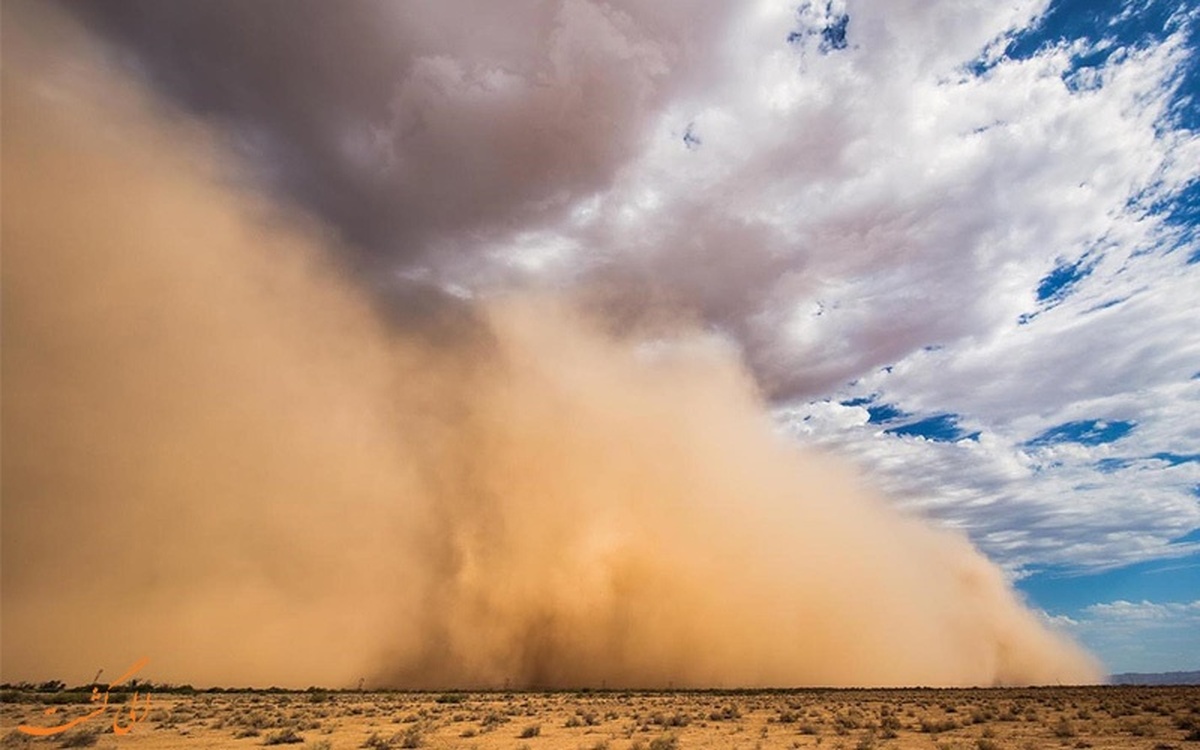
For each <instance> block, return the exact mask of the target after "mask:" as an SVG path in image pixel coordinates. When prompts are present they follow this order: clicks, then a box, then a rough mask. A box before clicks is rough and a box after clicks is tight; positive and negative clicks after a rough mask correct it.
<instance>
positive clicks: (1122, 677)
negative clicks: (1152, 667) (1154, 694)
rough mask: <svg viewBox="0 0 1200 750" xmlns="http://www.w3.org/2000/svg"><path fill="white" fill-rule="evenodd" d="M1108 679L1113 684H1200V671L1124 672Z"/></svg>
mask: <svg viewBox="0 0 1200 750" xmlns="http://www.w3.org/2000/svg"><path fill="white" fill-rule="evenodd" d="M1108 681H1109V682H1111V683H1112V684H1113V685H1200V672H1124V673H1122V674H1114V675H1112V676H1110V677H1109V678H1108Z"/></svg>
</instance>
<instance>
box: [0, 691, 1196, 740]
mask: <svg viewBox="0 0 1200 750" xmlns="http://www.w3.org/2000/svg"><path fill="white" fill-rule="evenodd" d="M4 698H5V700H4V705H3V706H0V721H2V728H3V732H2V734H0V747H5V748H8V747H18V748H19V747H31V748H32V747H61V746H67V747H71V746H74V747H87V746H93V747H98V748H121V749H122V750H125V749H126V748H129V749H130V750H133V749H135V748H137V749H144V750H151V749H155V750H157V749H160V748H219V747H220V748H223V747H228V748H252V747H260V746H265V745H275V744H279V745H291V746H292V747H298V748H300V747H303V748H405V747H425V748H431V749H432V750H437V749H438V748H464V749H468V750H469V749H472V748H478V749H479V750H496V749H499V748H506V749H509V750H552V749H553V748H570V749H571V750H688V749H689V748H746V749H747V750H757V749H759V748H764V749H765V748H818V747H819V748H822V749H826V748H830V749H838V748H840V749H842V750H872V749H875V748H880V749H886V748H894V749H896V750H907V749H908V748H931V749H937V750H960V749H961V750H1001V749H1009V748H1011V749H1013V750H1032V749H1034V748H1097V749H1099V748H1113V749H1116V748H1122V749H1130V750H1170V749H1172V748H1178V750H1189V748H1197V750H1200V687H1094V688H1034V689H992V690H931V689H919V690H797V691H772V692H750V693H728V692H726V693H718V692H712V693H707V692H705V693H695V692H668V693H626V692H616V691H607V692H606V691H601V692H578V693H570V692H559V693H526V692H512V693H506V692H494V693H356V692H355V693H323V692H310V693H286V694H268V693H218V694H207V693H200V694H195V695H166V694H159V695H155V694H153V693H152V694H151V705H150V710H149V712H143V711H139V714H138V715H139V717H140V716H143V715H144V716H145V717H146V718H145V721H144V722H142V723H139V724H136V725H134V727H133V729H132V730H131V731H130V732H129V733H128V734H124V735H116V734H114V733H113V729H112V721H113V718H114V716H115V715H116V707H112V708H110V709H109V710H108V711H107V713H105V714H102V715H100V716H99V717H97V718H94V719H91V720H89V721H88V722H85V723H83V724H80V725H79V726H77V727H76V728H74V729H72V730H70V731H69V732H66V733H63V734H58V735H55V736H52V737H47V738H43V739H32V738H30V737H28V736H27V735H25V734H24V733H21V732H18V731H17V730H16V729H15V727H16V726H18V725H19V724H21V723H27V724H33V725H40V726H50V725H55V724H61V723H63V722H64V721H65V720H67V719H69V718H72V717H77V716H82V715H84V714H86V713H88V712H89V711H90V710H93V709H94V706H93V705H73V706H70V705H69V706H64V707H62V709H61V710H59V711H58V712H57V713H56V714H54V715H52V716H47V715H45V710H46V708H47V704H46V703H45V702H44V698H45V696H39V695H36V694H32V693H22V692H14V691H10V692H7V693H5V695H4ZM138 705H141V704H140V703H139V704H138ZM128 710H129V709H128V704H126V706H125V708H124V713H123V714H122V718H121V721H122V723H127V720H128Z"/></svg>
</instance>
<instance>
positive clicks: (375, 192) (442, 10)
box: [63, 0, 717, 283]
mask: <svg viewBox="0 0 1200 750" xmlns="http://www.w3.org/2000/svg"><path fill="white" fill-rule="evenodd" d="M63 4H64V5H65V6H66V7H67V8H68V9H69V10H70V11H72V12H73V13H75V14H76V15H77V16H78V17H80V18H82V19H83V20H84V21H85V22H86V23H87V24H88V25H89V26H90V27H91V28H93V29H94V30H96V31H98V32H100V33H101V34H102V35H103V36H104V37H106V38H107V39H109V40H110V41H112V42H113V43H114V44H115V48H116V49H117V50H119V55H118V58H119V59H120V58H123V59H125V60H126V61H127V62H128V63H130V64H131V65H132V66H133V67H134V68H136V69H138V70H139V71H141V72H142V73H143V74H144V75H145V76H146V77H147V78H148V79H149V80H150V81H151V82H152V83H153V84H154V85H155V86H156V87H157V88H158V90H159V91H160V92H161V93H164V94H166V95H167V97H168V98H169V99H171V100H173V101H174V102H176V103H177V104H178V105H179V106H181V107H182V108H184V109H185V110H186V111H188V112H191V113H194V114H198V115H201V116H203V117H206V118H209V119H210V120H212V121H215V122H218V123H220V124H221V125H222V126H224V127H225V128H226V129H227V132H228V134H229V136H230V138H231V139H232V141H233V143H234V145H235V148H238V149H239V150H240V151H241V152H243V155H244V156H247V157H249V161H250V163H251V165H252V166H253V167H254V168H255V169H256V170H257V171H258V174H259V177H260V178H262V179H263V180H265V181H266V182H267V183H268V184H269V185H271V186H272V187H274V188H276V189H277V190H279V191H282V192H283V193H285V194H286V195H288V196H290V197H291V198H293V199H294V200H296V201H298V202H299V203H300V204H301V205H303V206H304V207H305V208H307V209H309V210H311V211H313V212H315V213H316V214H317V215H319V216H321V217H323V218H324V219H325V220H326V221H327V222H329V223H330V224H332V225H333V226H334V227H336V228H337V229H338V230H339V231H340V232H341V233H342V235H343V237H344V238H345V239H346V240H347V241H348V244H349V246H350V248H351V256H352V257H350V258H347V259H346V260H348V261H349V262H350V263H351V264H352V265H353V266H354V267H356V268H358V269H360V270H364V271H367V272H368V274H370V273H375V274H377V273H379V272H380V271H382V270H393V269H395V268H403V267H406V266H409V265H412V264H414V263H416V262H418V261H420V260H421V259H423V258H426V259H427V258H428V257H429V254H430V252H431V250H436V252H437V253H439V254H441V255H453V254H454V253H455V252H456V251H462V250H463V248H464V247H465V246H467V245H470V244H472V242H466V241H462V240H461V237H462V236H469V237H471V238H472V239H473V240H477V239H478V237H479V236H480V235H481V234H482V235H491V234H494V235H499V236H502V235H504V234H505V233H506V232H509V231H511V230H513V229H514V228H516V227H520V226H525V225H529V224H537V223H539V222H545V221H548V220H550V219H552V218H554V217H556V216H559V215H561V213H562V212H563V211H564V210H565V208H566V207H567V205H568V203H569V202H570V200H573V199H574V198H575V197H578V196H580V195H586V194H588V193H591V192H595V191H598V190H601V189H603V188H604V187H605V186H606V185H607V184H608V183H609V182H610V181H611V179H612V177H613V174H614V173H615V171H616V170H617V169H619V168H620V166H621V164H622V163H623V162H624V161H625V160H627V159H628V158H629V157H630V156H631V155H632V154H633V153H634V151H635V149H636V148H637V146H638V144H639V141H640V140H641V139H642V138H643V136H644V134H645V130H646V126H647V121H648V118H649V115H650V113H652V112H653V110H654V106H655V105H656V104H658V103H660V100H661V97H662V93H663V90H664V83H665V82H666V81H667V80H668V79H671V80H674V81H676V82H678V81H679V80H680V79H683V78H686V77H687V75H689V73H688V70H689V68H690V67H691V66H689V65H688V60H689V58H690V57H691V56H692V53H693V52H694V51H695V49H696V48H697V47H698V46H699V45H698V44H697V41H696V40H695V39H692V38H690V37H694V36H699V35H700V34H699V33H698V32H699V31H700V30H701V29H703V28H704V27H705V25H704V23H703V19H704V18H705V17H711V16H715V15H717V11H716V10H714V9H713V8H709V9H707V10H701V9H699V8H690V7H687V6H689V5H694V4H691V3H673V4H672V3H668V4H664V5H663V7H661V8H655V9H644V8H641V9H636V10H632V9H628V8H623V7H622V5H623V4H621V3H616V4H612V5H603V6H601V5H595V4H591V3H587V2H571V1H568V2H555V3H544V2H521V3H516V4H512V3H506V4H504V6H503V7H501V6H498V5H496V4H495V3H486V2H470V3H456V4H454V7H453V8H452V9H447V8H446V7H443V5H442V4H438V3H431V2H417V3H391V2H375V1H372V0H355V1H353V2H346V3H336V4H330V3H321V2H315V1H310V0H301V2H281V1H279V0H266V1H265V2H254V3H241V2H233V1H226V0H220V1H218V2H212V3H209V2H204V3H191V2H165V3H164V2H152V1H146V0H118V1H117V2H106V3H90V2H76V1H73V0H69V1H68V2H65V3H63ZM626 5H627V4H626ZM685 12H686V13H687V14H688V15H689V16H690V17H691V19H692V20H691V23H689V24H683V25H681V24H679V23H677V21H678V17H679V16H681V15H683V14H684V13H685ZM672 15H674V16H675V19H674V21H676V22H672ZM681 28H682V29H684V30H685V31H684V32H681V31H680V29H681ZM376 283H377V282H376Z"/></svg>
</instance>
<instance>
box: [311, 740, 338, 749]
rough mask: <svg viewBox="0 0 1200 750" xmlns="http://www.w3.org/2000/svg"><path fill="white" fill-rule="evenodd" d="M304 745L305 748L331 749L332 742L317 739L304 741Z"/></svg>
mask: <svg viewBox="0 0 1200 750" xmlns="http://www.w3.org/2000/svg"><path fill="white" fill-rule="evenodd" d="M304 747H305V749H306V750H333V743H332V742H330V741H329V740H317V741H315V742H308V743H305V745H304Z"/></svg>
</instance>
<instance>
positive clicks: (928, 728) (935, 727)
mask: <svg viewBox="0 0 1200 750" xmlns="http://www.w3.org/2000/svg"><path fill="white" fill-rule="evenodd" d="M952 729H958V722H956V721H954V720H953V719H921V731H922V732H925V733H926V734H939V733H941V732H949V731H951V730H952Z"/></svg>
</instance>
